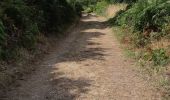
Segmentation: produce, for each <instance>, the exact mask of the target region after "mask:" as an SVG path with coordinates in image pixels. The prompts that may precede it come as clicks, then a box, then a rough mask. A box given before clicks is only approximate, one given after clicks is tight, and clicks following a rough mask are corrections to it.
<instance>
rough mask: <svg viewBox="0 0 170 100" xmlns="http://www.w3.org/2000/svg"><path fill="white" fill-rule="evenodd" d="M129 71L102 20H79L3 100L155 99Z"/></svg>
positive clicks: (91, 18) (87, 18) (149, 89)
mask: <svg viewBox="0 0 170 100" xmlns="http://www.w3.org/2000/svg"><path fill="white" fill-rule="evenodd" d="M132 66H133V63H132V62H130V61H128V60H126V59H125V58H124V57H123V55H122V50H121V49H120V48H119V43H118V42H117V41H116V39H115V38H114V36H113V34H112V31H111V29H110V28H109V27H108V26H107V25H106V24H105V23H104V20H103V18H101V17H97V16H94V15H84V16H83V18H82V19H81V21H80V22H79V24H78V25H77V26H76V27H75V28H73V29H72V30H71V31H70V35H69V36H68V37H67V38H66V39H64V40H63V41H62V42H61V43H60V45H57V46H56V47H55V49H54V50H52V51H51V52H50V54H49V55H48V56H46V57H45V58H44V60H43V61H42V63H41V65H39V66H38V70H37V71H36V72H35V73H34V74H32V75H31V76H30V78H28V79H26V80H24V81H20V84H21V86H19V87H17V88H14V89H13V90H12V91H10V92H9V93H8V94H7V98H6V99H4V100H160V97H159V95H157V94H156V91H154V90H153V89H152V88H151V87H150V86H149V85H148V83H147V82H146V81H144V80H142V78H140V77H139V76H138V75H137V72H135V71H134V70H133V67H132Z"/></svg>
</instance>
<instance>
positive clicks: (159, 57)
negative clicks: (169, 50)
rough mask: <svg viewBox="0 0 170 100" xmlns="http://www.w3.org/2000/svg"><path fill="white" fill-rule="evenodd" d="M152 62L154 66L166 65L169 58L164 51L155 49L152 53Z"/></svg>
mask: <svg viewBox="0 0 170 100" xmlns="http://www.w3.org/2000/svg"><path fill="white" fill-rule="evenodd" d="M152 60H153V62H154V65H166V64H167V63H168V61H169V57H168V55H167V54H166V50H165V49H156V50H153V52H152Z"/></svg>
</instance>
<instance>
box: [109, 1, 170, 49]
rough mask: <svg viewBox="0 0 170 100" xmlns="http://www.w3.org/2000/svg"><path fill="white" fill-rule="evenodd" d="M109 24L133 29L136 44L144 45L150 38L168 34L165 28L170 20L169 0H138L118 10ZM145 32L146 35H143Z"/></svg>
mask: <svg viewBox="0 0 170 100" xmlns="http://www.w3.org/2000/svg"><path fill="white" fill-rule="evenodd" d="M109 22H110V23H111V24H114V25H115V24H116V25H119V26H123V27H129V28H131V29H133V34H132V37H133V40H134V43H135V45H136V46H138V47H140V46H145V45H147V44H148V43H150V42H149V41H150V40H151V39H159V38H160V37H162V36H165V35H166V34H168V33H167V32H166V31H164V30H165V28H166V26H167V24H168V23H169V22H170V2H169V0H138V1H137V2H136V3H135V4H131V5H129V6H128V7H127V9H126V10H124V11H120V12H118V14H117V15H116V17H114V18H112V19H110V21H109ZM145 33H147V34H148V36H145Z"/></svg>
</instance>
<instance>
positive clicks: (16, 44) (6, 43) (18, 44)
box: [0, 0, 81, 60]
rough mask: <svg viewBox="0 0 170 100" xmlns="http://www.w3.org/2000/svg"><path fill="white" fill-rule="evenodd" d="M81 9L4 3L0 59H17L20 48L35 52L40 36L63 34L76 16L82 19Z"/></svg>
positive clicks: (29, 1) (55, 0)
mask: <svg viewBox="0 0 170 100" xmlns="http://www.w3.org/2000/svg"><path fill="white" fill-rule="evenodd" d="M74 8H75V9H74ZM79 9H81V5H78V4H76V5H75V6H74V7H73V6H72V5H71V4H69V3H68V2H67V1H66V0H3V1H1V3H0V59H4V60H6V59H10V58H13V57H15V56H17V55H18V54H17V49H18V48H26V49H28V50H31V49H34V48H35V46H36V44H37V37H38V36H39V34H42V33H44V35H49V34H51V33H61V32H60V31H61V30H62V29H63V28H64V27H65V26H66V25H67V24H69V23H71V22H72V21H73V20H74V19H75V17H76V14H78V15H81V10H79ZM47 33H48V34H47ZM56 35H57V34H56Z"/></svg>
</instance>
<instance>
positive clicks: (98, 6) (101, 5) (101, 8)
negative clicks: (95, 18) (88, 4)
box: [95, 1, 108, 14]
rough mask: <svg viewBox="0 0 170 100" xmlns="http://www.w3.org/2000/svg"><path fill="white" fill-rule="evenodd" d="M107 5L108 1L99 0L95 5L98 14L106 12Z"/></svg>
mask: <svg viewBox="0 0 170 100" xmlns="http://www.w3.org/2000/svg"><path fill="white" fill-rule="evenodd" d="M107 6H108V2H106V1H101V2H97V4H96V7H95V12H96V13H97V14H104V12H105V11H106V8H107Z"/></svg>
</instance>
